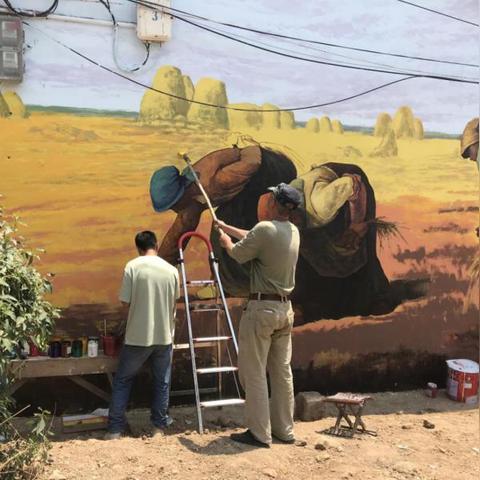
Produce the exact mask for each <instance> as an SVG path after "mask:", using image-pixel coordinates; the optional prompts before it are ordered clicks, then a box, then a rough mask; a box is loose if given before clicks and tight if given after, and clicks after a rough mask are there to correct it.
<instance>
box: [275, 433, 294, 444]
mask: <svg viewBox="0 0 480 480" xmlns="http://www.w3.org/2000/svg"><path fill="white" fill-rule="evenodd" d="M272 437H273V438H274V439H275V440H278V441H279V442H282V443H288V444H289V445H293V444H294V443H295V439H294V438H291V439H290V440H284V439H283V438H280V437H277V436H276V435H275V434H273V433H272Z"/></svg>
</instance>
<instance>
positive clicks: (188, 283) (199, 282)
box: [187, 280, 215, 286]
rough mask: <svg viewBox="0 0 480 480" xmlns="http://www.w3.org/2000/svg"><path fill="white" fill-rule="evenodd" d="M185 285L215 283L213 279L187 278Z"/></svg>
mask: <svg viewBox="0 0 480 480" xmlns="http://www.w3.org/2000/svg"><path fill="white" fill-rule="evenodd" d="M187 285H191V286H199V285H215V280H187Z"/></svg>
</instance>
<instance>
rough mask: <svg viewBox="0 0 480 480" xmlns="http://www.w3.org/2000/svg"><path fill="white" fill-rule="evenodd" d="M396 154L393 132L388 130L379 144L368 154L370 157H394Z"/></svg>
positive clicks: (395, 141)
mask: <svg viewBox="0 0 480 480" xmlns="http://www.w3.org/2000/svg"><path fill="white" fill-rule="evenodd" d="M397 154H398V148H397V139H396V138H395V132H394V131H393V130H392V129H390V130H389V131H388V132H387V133H386V134H385V135H384V136H383V138H382V140H381V142H380V144H379V145H378V146H377V147H376V148H375V149H374V150H373V151H372V153H370V157H383V158H385V157H396V156H397Z"/></svg>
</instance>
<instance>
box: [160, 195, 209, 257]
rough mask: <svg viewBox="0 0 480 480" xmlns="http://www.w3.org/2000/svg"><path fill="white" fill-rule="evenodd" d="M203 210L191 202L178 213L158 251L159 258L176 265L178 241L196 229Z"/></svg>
mask: <svg viewBox="0 0 480 480" xmlns="http://www.w3.org/2000/svg"><path fill="white" fill-rule="evenodd" d="M204 208H205V207H204V206H203V205H200V204H199V203H198V202H196V201H192V203H191V204H190V205H189V206H188V207H187V208H186V209H184V210H181V211H180V212H178V215H177V218H176V219H175V222H173V225H172V226H171V227H170V229H169V230H168V232H167V234H166V235H165V237H164V239H163V241H162V244H161V245H160V248H159V249H158V256H159V257H162V258H163V259H164V260H166V261H167V262H168V263H171V264H172V265H176V264H177V259H178V240H179V239H180V237H181V236H182V235H183V234H184V233H185V232H190V231H193V230H196V229H197V227H198V223H199V222H200V217H201V215H202V211H203V210H204Z"/></svg>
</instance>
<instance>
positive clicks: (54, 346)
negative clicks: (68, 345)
mask: <svg viewBox="0 0 480 480" xmlns="http://www.w3.org/2000/svg"><path fill="white" fill-rule="evenodd" d="M61 353H62V346H61V344H60V342H58V341H56V340H55V341H53V342H50V347H49V348H48V355H49V356H50V357H51V358H58V357H59V356H60V354H61Z"/></svg>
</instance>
